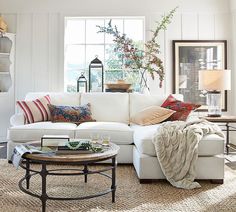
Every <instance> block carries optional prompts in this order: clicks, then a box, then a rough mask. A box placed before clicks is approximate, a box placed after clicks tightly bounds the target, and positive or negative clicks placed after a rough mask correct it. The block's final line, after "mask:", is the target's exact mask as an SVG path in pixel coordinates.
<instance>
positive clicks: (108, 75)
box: [105, 69, 123, 83]
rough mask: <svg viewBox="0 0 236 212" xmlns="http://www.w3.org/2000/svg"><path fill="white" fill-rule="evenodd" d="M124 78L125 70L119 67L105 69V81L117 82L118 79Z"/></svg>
mask: <svg viewBox="0 0 236 212" xmlns="http://www.w3.org/2000/svg"><path fill="white" fill-rule="evenodd" d="M120 79H123V71H122V70H119V69H113V70H109V69H108V70H106V71H105V83H115V82H117V80H120Z"/></svg>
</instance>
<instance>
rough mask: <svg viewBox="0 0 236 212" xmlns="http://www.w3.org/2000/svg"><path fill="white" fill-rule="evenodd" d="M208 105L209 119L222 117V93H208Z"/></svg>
mask: <svg viewBox="0 0 236 212" xmlns="http://www.w3.org/2000/svg"><path fill="white" fill-rule="evenodd" d="M207 105H208V116H209V117H220V116H221V115H222V112H221V92H220V91H209V92H208V93H207Z"/></svg>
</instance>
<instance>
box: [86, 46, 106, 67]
mask: <svg viewBox="0 0 236 212" xmlns="http://www.w3.org/2000/svg"><path fill="white" fill-rule="evenodd" d="M96 56H98V59H99V60H101V61H102V63H103V65H104V45H87V46H86V67H87V68H88V67H89V64H90V62H91V61H92V60H94V59H95V58H96Z"/></svg>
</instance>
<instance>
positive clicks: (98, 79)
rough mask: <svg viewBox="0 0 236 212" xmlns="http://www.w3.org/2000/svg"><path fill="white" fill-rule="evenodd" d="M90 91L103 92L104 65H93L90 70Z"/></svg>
mask: <svg viewBox="0 0 236 212" xmlns="http://www.w3.org/2000/svg"><path fill="white" fill-rule="evenodd" d="M90 71H91V72H90V86H91V87H90V91H91V92H102V91H103V80H102V78H103V76H102V67H101V65H100V67H99V66H98V67H96V68H95V67H91V70H90Z"/></svg>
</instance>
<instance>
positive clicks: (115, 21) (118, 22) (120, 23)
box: [105, 19, 123, 44]
mask: <svg viewBox="0 0 236 212" xmlns="http://www.w3.org/2000/svg"><path fill="white" fill-rule="evenodd" d="M109 21H110V19H106V20H105V26H108V23H109ZM111 24H112V26H113V27H114V26H116V27H117V30H118V31H119V32H121V33H123V20H122V19H112V21H111ZM113 39H114V37H113V36H112V35H110V34H105V42H106V43H110V44H112V43H114V42H113Z"/></svg>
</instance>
